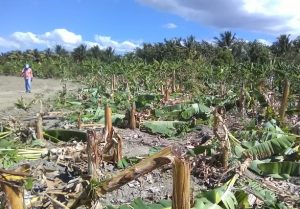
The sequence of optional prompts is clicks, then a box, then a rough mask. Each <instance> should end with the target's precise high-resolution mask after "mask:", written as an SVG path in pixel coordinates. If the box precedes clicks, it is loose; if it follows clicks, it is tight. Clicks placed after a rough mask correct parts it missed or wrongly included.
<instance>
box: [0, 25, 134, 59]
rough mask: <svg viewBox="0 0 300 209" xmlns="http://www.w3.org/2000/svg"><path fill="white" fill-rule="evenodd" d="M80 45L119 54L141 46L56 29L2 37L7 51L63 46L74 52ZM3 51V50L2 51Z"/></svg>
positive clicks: (99, 36) (129, 42)
mask: <svg viewBox="0 0 300 209" xmlns="http://www.w3.org/2000/svg"><path fill="white" fill-rule="evenodd" d="M80 44H85V45H87V48H90V47H93V46H96V45H98V46H99V47H100V48H101V49H105V48H107V47H112V48H114V49H115V51H116V52H117V53H124V52H129V51H133V50H134V49H135V48H136V47H138V46H139V45H138V44H137V43H135V42H132V41H128V40H126V41H123V42H118V41H115V40H113V39H112V38H111V37H109V36H101V35H96V36H95V40H92V41H89V40H83V38H82V36H81V35H79V34H76V33H73V32H71V31H68V30H67V29H64V28H60V29H54V30H52V31H49V32H45V33H43V34H35V33H32V32H14V33H13V34H11V36H10V37H8V38H4V37H0V47H1V48H4V49H5V50H15V49H20V50H25V49H33V48H38V49H45V48H48V47H49V48H53V47H55V46H56V45H61V46H63V47H64V48H66V49H67V50H73V49H74V48H75V47H77V46H79V45H80ZM2 50H3V49H2Z"/></svg>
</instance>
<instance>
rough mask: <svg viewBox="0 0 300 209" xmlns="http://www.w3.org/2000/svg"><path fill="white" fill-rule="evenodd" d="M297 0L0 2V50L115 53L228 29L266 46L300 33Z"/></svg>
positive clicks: (207, 37)
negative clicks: (57, 48)
mask: <svg viewBox="0 0 300 209" xmlns="http://www.w3.org/2000/svg"><path fill="white" fill-rule="evenodd" d="M299 11H300V2H299V0H227V1H225V0H0V26H1V27H0V51H1V52H5V51H9V50H16V49H20V50H25V49H33V48H38V49H41V50H43V49H46V48H48V47H50V48H53V47H54V46H55V45H56V44H60V45H63V46H64V47H65V48H67V49H69V50H72V49H73V48H74V47H76V46H78V45H79V44H86V45H87V46H88V47H91V46H93V45H99V46H100V48H106V47H108V46H112V47H113V48H114V49H115V50H116V51H117V52H120V53H124V52H127V51H132V50H134V49H135V48H136V47H138V46H140V45H141V44H142V43H143V42H161V41H163V40H164V38H167V39H171V38H174V37H182V38H186V37H187V36H189V35H194V36H195V37H196V39H197V40H206V41H212V39H213V37H214V36H218V34H219V33H221V32H223V31H225V30H231V31H233V32H235V33H236V34H237V36H238V37H239V38H243V39H245V40H249V41H251V40H254V39H260V40H261V41H262V42H265V43H271V42H273V41H275V40H276V37H277V36H279V35H280V34H283V33H286V34H291V35H292V37H296V36H297V35H298V34H299V35H300V15H299V14H298V13H299Z"/></svg>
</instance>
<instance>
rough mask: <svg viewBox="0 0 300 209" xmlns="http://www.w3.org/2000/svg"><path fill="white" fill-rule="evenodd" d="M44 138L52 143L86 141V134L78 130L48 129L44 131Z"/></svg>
mask: <svg viewBox="0 0 300 209" xmlns="http://www.w3.org/2000/svg"><path fill="white" fill-rule="evenodd" d="M44 137H45V138H46V139H49V140H51V141H53V142H59V141H65V142H67V141H70V140H76V141H83V142H85V141H87V134H86V133H85V132H83V131H78V130H66V129H48V130H44Z"/></svg>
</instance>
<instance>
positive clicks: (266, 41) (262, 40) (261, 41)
mask: <svg viewBox="0 0 300 209" xmlns="http://www.w3.org/2000/svg"><path fill="white" fill-rule="evenodd" d="M256 40H257V41H258V42H260V43H262V44H265V45H267V46H271V45H272V42H271V41H268V40H266V39H262V38H259V39H256Z"/></svg>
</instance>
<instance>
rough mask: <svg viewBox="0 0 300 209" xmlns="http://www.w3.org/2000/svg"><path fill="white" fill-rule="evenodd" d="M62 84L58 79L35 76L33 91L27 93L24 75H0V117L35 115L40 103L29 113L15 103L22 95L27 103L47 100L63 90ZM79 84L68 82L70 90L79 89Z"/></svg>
mask: <svg viewBox="0 0 300 209" xmlns="http://www.w3.org/2000/svg"><path fill="white" fill-rule="evenodd" d="M62 86H63V82H62V81H61V80H58V79H40V78H33V82H32V91H31V92H32V93H25V83H24V80H23V78H22V77H15V76H3V75H0V118H2V119H3V118H6V117H7V116H8V115H10V116H14V117H17V118H19V119H20V118H22V117H24V116H26V115H29V114H31V115H33V114H34V113H35V112H38V111H39V107H38V106H39V104H36V105H35V106H37V107H33V108H31V110H30V112H31V113H28V112H25V111H24V110H21V109H17V108H16V106H15V105H14V103H15V102H17V101H18V99H20V98H21V97H23V98H24V101H25V103H29V102H30V101H32V100H33V99H36V98H40V99H42V100H44V101H46V100H47V99H49V98H53V96H54V95H56V94H57V93H58V92H59V91H61V90H62ZM79 86H80V85H79V84H76V83H73V82H67V89H68V90H74V89H77V88H78V87H79Z"/></svg>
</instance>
